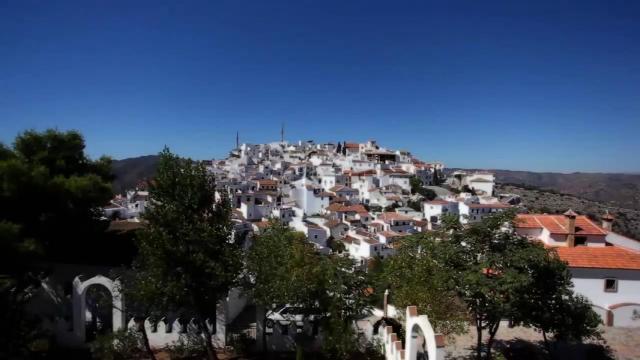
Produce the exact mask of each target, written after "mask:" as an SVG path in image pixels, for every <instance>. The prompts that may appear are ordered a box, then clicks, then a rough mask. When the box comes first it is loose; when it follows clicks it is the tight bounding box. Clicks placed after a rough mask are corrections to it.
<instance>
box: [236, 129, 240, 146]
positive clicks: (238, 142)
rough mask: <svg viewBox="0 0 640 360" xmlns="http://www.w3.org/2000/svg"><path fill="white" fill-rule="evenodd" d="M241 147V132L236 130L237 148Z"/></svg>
mask: <svg viewBox="0 0 640 360" xmlns="http://www.w3.org/2000/svg"><path fill="white" fill-rule="evenodd" d="M238 148H240V132H239V131H236V149H238Z"/></svg>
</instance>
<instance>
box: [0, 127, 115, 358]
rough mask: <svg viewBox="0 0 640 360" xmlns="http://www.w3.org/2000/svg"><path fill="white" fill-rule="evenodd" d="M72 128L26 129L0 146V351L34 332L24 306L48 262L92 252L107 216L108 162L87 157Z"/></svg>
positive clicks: (19, 348) (9, 351)
mask: <svg viewBox="0 0 640 360" xmlns="http://www.w3.org/2000/svg"><path fill="white" fill-rule="evenodd" d="M84 147H85V144H84V140H83V138H82V136H81V135H80V134H79V133H78V132H75V131H69V132H60V131H57V130H47V131H44V132H36V131H26V132H24V133H22V134H20V135H18V136H17V137H16V139H15V141H14V143H13V145H12V146H11V147H7V146H5V145H3V144H0V263H1V265H0V297H1V299H0V306H2V308H3V309H4V311H3V312H2V315H1V316H0V321H2V323H3V324H5V326H3V327H2V329H3V330H1V331H0V339H1V340H0V349H1V350H0V357H4V356H9V355H16V354H20V353H22V354H24V352H25V351H28V349H27V347H28V344H29V343H30V341H31V340H33V338H34V336H35V335H36V334H37V333H38V329H37V322H36V321H35V320H34V319H33V318H30V317H29V316H28V315H27V313H26V312H25V311H24V305H25V304H26V303H27V302H28V301H29V299H30V298H31V296H32V295H33V294H34V292H35V291H36V289H37V288H38V287H39V285H40V280H41V279H42V278H43V277H44V276H45V275H46V272H47V268H48V265H49V264H51V263H52V262H56V261H58V262H62V261H64V262H77V261H78V260H79V259H80V260H86V259H90V258H92V255H93V254H94V252H93V251H91V250H92V249H94V248H95V246H94V245H95V243H88V242H89V241H92V240H93V239H96V238H100V237H101V236H102V234H103V232H104V230H105V229H106V227H107V225H108V222H106V221H102V220H101V219H100V218H101V215H102V213H101V209H100V207H101V206H102V205H104V204H106V203H107V202H108V200H109V199H111V197H112V195H113V194H112V192H111V174H110V172H111V160H110V159H109V158H106V157H103V158H100V159H99V160H96V161H94V160H91V159H89V157H88V156H87V155H86V154H85V152H84Z"/></svg>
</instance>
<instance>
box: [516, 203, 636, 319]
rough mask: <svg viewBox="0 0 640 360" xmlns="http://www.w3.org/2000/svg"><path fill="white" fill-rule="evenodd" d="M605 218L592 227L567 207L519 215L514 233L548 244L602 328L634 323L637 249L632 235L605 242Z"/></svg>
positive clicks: (591, 224)
mask: <svg viewBox="0 0 640 360" xmlns="http://www.w3.org/2000/svg"><path fill="white" fill-rule="evenodd" d="M607 227H608V228H609V229H610V219H607V218H605V219H604V221H603V226H598V225H597V224H595V223H594V222H593V221H591V220H590V219H589V218H587V217H586V216H582V215H577V214H575V213H574V212H573V211H571V210H569V211H567V212H566V213H565V214H564V215H547V214H521V215H518V217H517V219H516V231H517V233H518V234H520V235H523V236H527V237H528V238H530V239H532V240H535V241H541V242H543V243H544V244H545V245H546V246H550V247H553V248H554V249H555V250H556V252H557V253H558V255H559V256H560V258H561V259H562V260H564V261H566V262H567V263H568V265H569V270H570V271H571V275H572V278H573V284H574V290H575V291H576V292H577V293H579V294H582V295H584V296H585V297H587V298H588V299H589V301H591V303H592V304H593V308H594V310H595V311H596V312H597V313H598V314H599V315H600V317H601V318H602V321H603V323H604V324H605V325H607V326H620V327H640V252H639V251H638V250H633V249H631V248H632V247H634V244H633V243H631V241H633V239H629V238H626V237H625V238H626V239H620V238H617V237H616V236H613V237H611V239H613V241H614V242H615V241H623V242H624V244H626V245H627V247H625V246H621V245H618V244H615V243H610V242H608V241H607V239H608V238H609V233H611V231H610V230H608V229H607Z"/></svg>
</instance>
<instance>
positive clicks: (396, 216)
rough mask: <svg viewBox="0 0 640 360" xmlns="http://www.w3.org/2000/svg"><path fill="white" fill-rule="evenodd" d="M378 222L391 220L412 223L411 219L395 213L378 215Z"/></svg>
mask: <svg viewBox="0 0 640 360" xmlns="http://www.w3.org/2000/svg"><path fill="white" fill-rule="evenodd" d="M378 220H382V221H393V220H402V221H413V219H412V218H410V217H408V216H406V215H402V214H399V213H397V212H385V213H382V214H380V215H378Z"/></svg>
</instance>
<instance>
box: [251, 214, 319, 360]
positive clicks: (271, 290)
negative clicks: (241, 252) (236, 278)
mask: <svg viewBox="0 0 640 360" xmlns="http://www.w3.org/2000/svg"><path fill="white" fill-rule="evenodd" d="M320 262H321V258H320V255H319V254H317V253H316V252H315V250H314V248H313V247H312V246H311V244H309V243H308V242H307V241H306V238H305V236H304V234H303V233H299V232H295V231H292V230H290V229H289V228H287V227H286V226H284V225H282V224H281V223H280V222H277V221H273V222H271V223H270V226H269V227H267V228H266V229H265V230H264V231H263V233H262V234H260V235H259V236H258V237H257V239H256V241H255V242H254V244H253V246H252V247H251V249H250V250H249V253H248V255H247V263H246V277H245V279H246V283H245V289H246V291H247V293H248V294H249V295H250V296H251V297H252V298H253V299H254V301H255V302H256V303H257V304H258V305H259V306H262V307H263V308H264V309H266V311H265V318H264V319H263V336H264V333H265V331H264V329H266V326H267V325H266V324H267V318H266V315H267V312H269V311H275V310H276V309H277V308H278V307H280V306H283V305H287V304H289V305H292V306H296V307H297V308H298V309H300V311H301V312H302V314H301V315H304V316H305V317H306V318H308V317H310V316H311V315H317V314H318V313H319V309H318V303H317V300H318V298H319V295H320V292H321V290H322V289H321V288H320V286H319V284H320V282H319V279H321V274H322V268H321V263H320ZM304 340H305V339H304V338H303V336H297V337H296V348H297V352H298V353H299V354H301V353H302V351H303V346H304V344H303V342H304ZM263 345H264V346H265V349H264V350H266V337H265V338H263Z"/></svg>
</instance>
